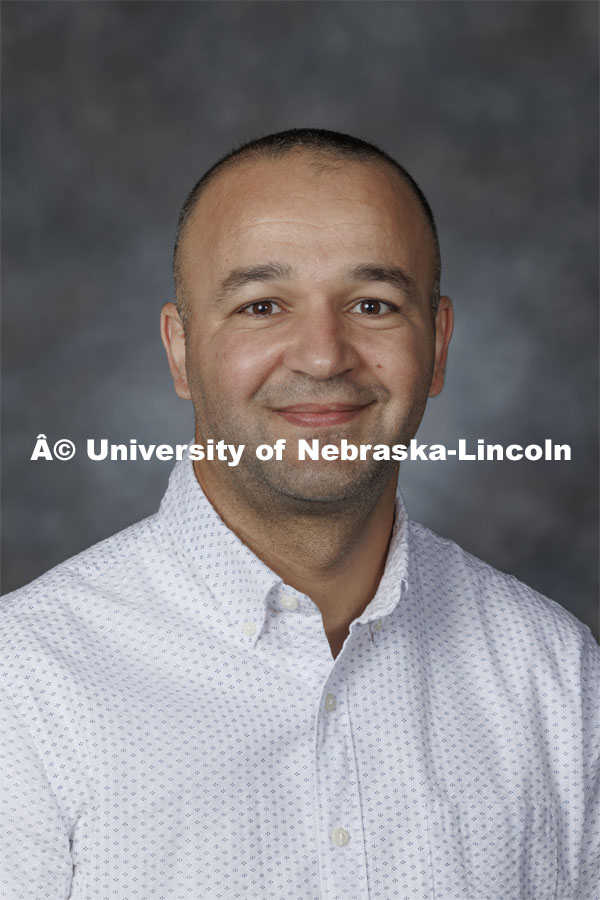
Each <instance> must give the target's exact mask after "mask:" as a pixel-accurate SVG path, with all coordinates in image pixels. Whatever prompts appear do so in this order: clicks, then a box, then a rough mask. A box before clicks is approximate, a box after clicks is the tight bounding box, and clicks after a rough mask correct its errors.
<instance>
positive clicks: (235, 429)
mask: <svg viewBox="0 0 600 900" xmlns="http://www.w3.org/2000/svg"><path fill="white" fill-rule="evenodd" d="M174 263H175V281H176V295H177V304H173V303H167V304H166V305H165V306H164V308H163V311H162V319H161V332H162V337H163V341H164V344H165V348H166V351H167V356H168V360H169V365H170V369H171V373H172V376H173V380H174V385H175V389H176V391H177V393H178V394H179V396H180V397H184V398H188V399H191V401H192V403H193V407H194V411H195V422H196V429H195V442H196V444H198V445H202V446H203V447H207V446H208V445H209V443H210V442H215V443H216V442H217V441H220V440H223V441H225V442H226V443H227V444H230V445H234V446H242V445H243V447H244V451H243V453H242V455H241V457H240V460H239V464H238V465H237V466H233V465H229V464H228V462H227V461H225V460H213V459H209V458H207V455H205V457H204V458H201V459H197V460H195V461H194V462H192V461H191V460H189V459H184V460H183V461H182V462H180V463H177V465H176V466H175V469H174V471H173V473H172V475H171V479H170V482H169V487H168V489H167V492H166V494H165V497H164V500H163V503H162V505H161V508H160V511H159V512H158V513H157V514H156V515H155V516H153V517H151V518H149V519H147V520H145V521H144V522H141V523H138V524H137V525H135V526H133V527H132V528H130V529H127V530H126V531H124V532H122V533H121V534H118V535H116V536H115V537H113V538H110V539H109V540H107V541H104V542H103V543H101V544H99V545H97V546H95V547H93V548H91V549H90V550H88V551H85V552H84V553H82V554H80V555H79V556H78V557H75V558H74V559H72V560H70V561H68V562H67V563H64V564H63V565H61V566H59V567H58V568H57V569H55V570H53V571H52V572H50V573H48V574H47V575H46V576H44V577H42V578H41V579H39V580H38V581H36V582H34V583H33V584H32V585H30V586H29V587H28V588H25V589H22V590H21V591H17V592H15V593H14V594H12V595H10V596H9V597H8V598H6V600H5V602H4V619H5V622H6V624H5V635H6V637H5V649H4V652H3V655H2V660H3V663H4V665H3V668H4V677H3V684H4V690H5V696H6V700H5V706H4V707H3V710H4V712H3V719H4V724H5V729H6V738H5V745H4V750H3V754H4V772H5V779H6V788H7V790H5V796H4V800H3V814H4V816H5V819H6V822H7V825H6V826H5V832H4V834H5V838H4V845H3V847H4V849H3V854H4V859H5V861H4V867H5V868H4V871H5V876H4V877H5V882H6V884H7V885H8V887H7V888H5V890H7V891H8V892H9V893H8V894H7V896H11V897H13V896H14V897H35V898H41V897H53V898H54V897H73V898H111V900H114V898H131V897H136V896H137V897H140V898H144V900H145V898H150V897H160V898H167V897H177V898H192V897H194V898H207V900H213V898H214V900H216V898H220V897H222V898H236V897H244V898H277V900H281V898H284V897H285V898H293V900H304V898H306V900H308V898H311V900H313V898H327V900H333V898H336V900H351V898H358V900H362V898H369V897H373V898H383V900H387V898H393V897H399V898H405V897H406V898H408V897H415V898H429V897H432V898H433V897H436V898H446V900H457V898H468V900H480V898H484V897H486V898H487V897H489V898H502V900H522V898H544V900H546V898H551V897H553V898H561V900H566V898H569V900H570V898H591V897H595V896H596V895H597V887H598V884H597V878H598V868H597V855H596V854H597V849H598V804H597V794H596V793H595V789H597V783H598V769H597V768H596V764H597V758H598V733H597V726H596V731H594V722H595V721H597V714H598V707H597V705H596V704H595V702H594V698H593V696H592V694H593V692H594V691H595V690H596V688H597V683H596V681H595V680H594V678H593V675H592V674H591V672H592V670H594V671H595V672H597V671H598V667H599V654H598V649H597V646H596V645H595V643H594V641H593V639H592V637H591V635H590V632H589V630H588V629H586V628H585V627H584V626H583V625H581V624H580V623H578V622H577V621H576V620H575V619H574V618H573V617H572V616H571V615H570V614H568V613H567V612H566V611H565V610H563V609H562V608H560V607H558V606H557V605H556V604H553V603H552V602H551V601H548V600H546V599H545V598H543V597H540V596H539V595H538V594H536V593H535V592H533V591H532V590H530V589H529V588H527V587H525V586H524V585H522V584H520V583H519V582H517V581H516V580H515V579H513V578H512V577H510V576H507V575H503V574H501V573H499V572H497V571H495V570H493V569H491V568H490V567H489V566H487V565H486V564H484V563H482V562H480V561H478V560H476V559H474V558H473V557H471V556H469V555H468V554H466V553H465V552H464V551H462V550H460V549H459V548H458V547H457V546H456V545H454V544H452V543H451V542H449V541H445V540H442V539H440V538H438V537H436V536H435V535H433V534H432V533H431V532H429V531H428V530H427V529H425V528H423V527H421V526H418V525H415V524H414V523H410V522H409V521H408V519H407V517H406V513H405V510H404V507H403V504H402V500H401V497H400V496H399V495H398V496H397V495H396V490H397V476H398V463H397V461H395V460H393V459H389V460H385V459H383V460H378V459H375V458H374V457H373V456H372V455H371V456H367V457H366V458H365V459H355V460H353V459H341V458H329V459H323V458H317V459H311V458H308V459H300V458H299V454H298V453H297V452H296V448H297V446H298V442H299V441H300V440H307V441H309V442H310V441H312V440H314V439H318V441H319V443H320V445H321V446H322V445H327V444H329V445H334V447H338V448H339V447H341V445H342V442H343V441H344V440H345V441H347V442H349V443H350V444H353V445H355V446H359V445H366V444H370V445H374V444H382V445H389V446H392V445H396V444H406V443H408V442H409V440H410V439H411V438H412V437H413V435H414V434H415V432H416V429H417V427H418V425H419V422H420V420H421V416H422V414H423V410H424V407H425V404H426V401H427V398H428V396H434V395H436V394H438V393H439V392H440V391H441V389H442V386H443V380H444V367H445V363H446V355H447V351H448V344H449V341H450V336H451V332H452V306H451V303H450V300H449V299H448V298H447V297H444V296H441V297H440V294H439V271H440V265H439V249H438V242H437V237H436V232H435V224H434V220H433V216H432V214H431V210H430V209H429V206H428V204H427V201H426V200H425V198H424V196H423V195H422V193H421V192H420V190H419V189H418V187H417V186H416V184H415V183H414V181H413V180H412V179H411V178H410V176H409V175H408V173H406V172H405V171H404V170H403V169H402V168H401V167H399V166H398V164H397V163H395V162H394V161H393V160H391V159H390V158H389V157H388V156H386V155H385V154H384V153H382V152H381V151H379V150H378V149H376V148H375V147H373V146H371V145H369V144H365V143H364V142H362V141H358V140H357V139H355V138H351V137H349V136H347V135H339V134H336V133H333V132H327V131H320V130H295V131H291V132H284V133H280V134H278V135H269V136H267V137H266V138H263V139H260V140H258V141H255V142H251V143H250V144H247V145H245V146H244V147H242V148H241V149H240V150H238V151H235V152H234V153H233V154H230V155H229V156H228V157H226V158H225V159H224V160H222V161H221V162H220V163H218V164H217V165H216V166H215V167H213V169H211V170H210V171H209V173H207V175H206V176H204V178H203V179H201V181H200V182H199V183H198V185H197V186H196V188H195V189H194V190H193V191H192V193H191V195H190V197H189V198H188V200H187V201H186V204H185V206H184V209H183V211H182V215H181V218H180V226H179V230H178V237H177V245H176V250H175V260H174ZM283 441H285V445H284V444H283ZM277 442H279V446H280V447H281V448H283V447H284V450H283V452H280V453H279V454H275V453H273V456H272V458H262V457H263V456H268V453H265V452H264V449H263V450H261V448H264V446H265V445H270V446H271V447H274V446H275V445H276V444H277ZM277 455H279V456H280V458H277ZM333 456H334V457H335V454H333Z"/></svg>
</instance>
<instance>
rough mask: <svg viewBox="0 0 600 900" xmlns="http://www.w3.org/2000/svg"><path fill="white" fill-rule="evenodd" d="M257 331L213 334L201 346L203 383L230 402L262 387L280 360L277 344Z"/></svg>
mask: <svg viewBox="0 0 600 900" xmlns="http://www.w3.org/2000/svg"><path fill="white" fill-rule="evenodd" d="M260 338H261V335H259V334H248V333H243V332H240V333H236V334H228V335H220V336H214V338H213V339H212V340H210V341H207V342H206V344H205V345H204V347H203V348H202V349H201V357H202V359H201V362H200V366H201V369H202V371H203V372H204V373H206V378H205V384H206V385H207V387H210V388H211V389H212V390H213V391H214V392H215V395H219V396H220V397H224V396H227V397H229V398H231V402H235V401H236V400H240V399H247V398H249V397H252V395H253V394H255V393H256V391H257V390H258V389H259V388H260V387H261V385H262V384H263V383H264V382H265V381H266V380H267V378H268V377H269V374H270V373H271V371H272V370H273V368H274V367H275V365H276V363H277V360H278V359H279V355H280V354H279V351H278V349H277V347H274V346H273V345H272V342H269V341H268V340H261V339H260Z"/></svg>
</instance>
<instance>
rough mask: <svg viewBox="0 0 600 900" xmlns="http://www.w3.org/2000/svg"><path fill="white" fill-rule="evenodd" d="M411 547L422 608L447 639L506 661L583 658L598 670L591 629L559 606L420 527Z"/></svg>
mask: <svg viewBox="0 0 600 900" xmlns="http://www.w3.org/2000/svg"><path fill="white" fill-rule="evenodd" d="M410 541H411V553H412V554H413V555H414V558H415V562H416V565H417V568H418V572H419V578H420V582H421V589H422V595H423V603H424V605H425V606H426V607H427V609H428V611H429V613H430V614H431V615H433V617H434V618H435V619H436V620H437V621H438V623H439V620H440V619H443V620H444V621H445V623H446V626H447V628H446V633H448V629H450V631H451V632H452V631H453V630H454V629H456V630H457V631H458V632H459V633H460V634H461V635H462V636H463V640H470V639H472V640H475V641H476V642H477V641H480V640H485V642H486V644H487V645H488V646H489V645H492V646H495V647H496V648H497V650H498V652H500V653H506V654H508V656H507V659H509V658H510V657H512V658H513V659H514V658H517V657H519V656H521V657H528V658H530V659H532V660H534V661H540V660H550V659H551V660H553V662H554V663H555V664H557V665H563V666H565V667H566V666H568V665H569V663H570V664H575V665H576V664H577V661H578V660H579V661H581V660H582V658H585V660H586V661H587V662H589V663H591V665H592V666H593V667H595V668H597V669H599V670H600V648H599V647H598V644H597V643H596V641H595V639H594V637H593V635H592V633H591V631H590V629H589V628H588V627H587V626H586V625H584V624H583V623H582V622H580V621H579V620H578V619H577V618H576V617H575V616H574V615H572V614H571V613H570V612H568V611H567V610H566V609H565V608H564V607H562V606H561V605H560V604H558V603H556V602H554V601H553V600H550V599H549V598H548V597H545V596H543V595H542V594H540V593H538V592H537V591H535V590H533V588H530V587H528V586H527V585H526V584H523V582H521V581H519V580H518V579H517V578H515V577H514V576H513V575H510V574H508V573H506V572H501V571H499V570H498V569H495V568H494V567H493V566H491V565H489V564H488V563H486V562H484V561H483V560H481V559H478V558H477V557H475V556H473V555H472V554H470V553H467V552H466V551H465V550H463V549H462V547H460V546H458V544H455V543H454V542H453V541H450V540H447V539H445V538H442V537H440V536H439V535H437V534H434V532H432V531H430V530H429V529H428V528H426V527H425V526H423V525H420V524H419V523H416V522H411V523H410ZM561 661H562V662H561Z"/></svg>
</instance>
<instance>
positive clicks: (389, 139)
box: [2, 0, 598, 627]
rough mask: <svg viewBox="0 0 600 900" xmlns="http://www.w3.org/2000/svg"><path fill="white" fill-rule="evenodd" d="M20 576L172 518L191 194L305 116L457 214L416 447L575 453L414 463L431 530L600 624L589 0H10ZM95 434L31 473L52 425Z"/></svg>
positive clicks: (7, 509) (10, 421)
mask: <svg viewBox="0 0 600 900" xmlns="http://www.w3.org/2000/svg"><path fill="white" fill-rule="evenodd" d="M2 18H3V28H2V40H3V45H4V46H3V50H4V62H3V68H4V72H3V92H4V97H3V119H4V125H3V141H4V147H3V166H4V176H3V217H4V223H3V245H4V257H3V258H4V267H3V278H4V284H3V288H4V306H3V309H4V313H3V322H4V329H3V335H4V363H3V364H4V376H3V384H2V395H3V416H4V428H3V471H2V475H3V513H4V514H3V525H4V529H3V532H4V552H3V564H4V578H3V588H4V590H10V589H12V588H14V587H17V586H19V585H21V584H24V583H25V582H27V581H29V580H30V579H32V578H34V577H35V576H37V575H39V574H40V573H41V572H43V571H44V570H45V569H47V568H48V567H50V566H53V565H55V564H56V563H58V562H60V561H61V560H63V559H65V558H66V557H68V556H70V555H72V554H74V553H76V552H78V551H79V550H81V549H83V548H84V547H87V546H88V545H90V544H92V543H93V542H95V541H97V540H99V539H101V538H103V537H106V536H107V535H109V534H111V533H112V532H114V531H116V530H117V529H120V528H122V527H124V526H126V525H128V524H129V523H131V522H133V521H135V520H136V519H138V518H140V517H142V516H144V515H147V514H149V513H151V512H152V511H153V510H154V509H155V508H156V506H157V504H158V502H159V499H160V497H161V494H162V492H163V490H164V487H165V484H166V481H167V477H168V474H169V470H170V463H147V462H137V463H135V462H120V463H117V462H114V463H107V462H102V463H100V462H91V461H90V460H88V459H87V457H86V455H85V453H84V445H83V439H84V438H86V437H102V436H105V437H108V438H109V439H110V440H112V441H117V442H118V441H127V440H128V439H129V438H131V437H135V438H137V439H138V440H139V441H148V442H163V441H167V442H174V441H175V440H183V441H185V440H186V439H187V438H189V437H190V436H191V434H192V420H191V409H190V408H189V407H188V405H187V404H185V403H182V401H180V400H178V399H177V398H176V397H175V395H174V393H173V391H172V387H171V383H170V379H169V374H168V369H167V365H166V362H165V360H164V359H163V351H162V347H161V345H160V342H159V336H158V317H159V309H160V306H161V304H162V302H163V301H164V300H165V299H168V298H170V297H171V291H172V288H171V277H170V270H169V266H170V254H171V245H172V238H173V232H174V228H175V222H176V218H177V213H178V209H179V206H180V204H181V202H182V200H183V198H184V195H185V194H186V192H187V190H188V189H189V187H190V186H191V184H192V183H193V182H194V181H195V180H196V178H197V177H198V176H199V175H200V174H201V173H202V171H203V170H204V169H205V168H206V167H207V166H208V165H209V164H211V163H212V162H213V161H214V159H215V158H216V157H217V156H218V155H220V154H222V153H224V152H226V151H227V150H229V149H230V147H231V146H232V145H233V144H235V143H238V142H240V141H242V140H244V139H246V138H248V137H251V136H256V135H258V134H261V133H264V132H267V131H273V130H278V129H281V128H286V127H291V126H298V125H306V124H312V125H318V126H324V127H328V128H333V129H337V130H344V131H350V132H352V133H355V134H359V135H361V136H364V137H366V138H367V139H371V140H374V141H375V142H378V143H379V144H381V146H383V147H384V149H386V150H387V151H389V152H390V153H392V154H394V155H395V156H396V157H397V158H398V159H399V160H400V161H401V162H402V163H404V164H405V165H406V166H407V167H408V168H409V169H410V170H411V172H412V173H413V174H414V176H415V177H416V178H417V180H418V181H419V182H420V183H421V184H422V186H423V188H424V190H425V192H426V193H427V195H428V196H429V198H430V200H431V203H432V205H433V208H434V210H435V212H436V214H437V217H438V220H439V227H440V235H441V244H442V253H443V257H444V277H443V287H444V289H445V291H446V292H447V293H450V294H451V296H453V298H454V300H455V305H456V319H457V326H456V332H455V337H454V345H453V348H452V357H451V361H450V366H449V371H448V382H447V387H446V390H445V392H444V393H443V395H442V396H441V397H440V398H438V399H436V400H434V401H432V403H431V404H430V409H429V410H428V412H427V415H426V419H425V421H424V424H423V427H422V431H421V435H422V437H423V440H429V441H434V440H441V441H446V442H447V443H452V442H455V441H457V439H458V438H459V437H466V438H468V439H469V440H471V441H474V440H476V439H477V438H478V437H482V438H485V439H486V440H488V441H497V442H501V443H510V442H512V441H517V442H519V443H529V442H539V441H542V440H543V439H544V438H546V437H549V438H552V439H554V440H556V441H560V442H568V443H570V444H571V445H572V448H573V461H572V462H571V463H564V462H563V463H549V462H539V463H532V462H522V463H510V462H505V463H495V464H492V463H468V462H453V463H450V462H448V463H412V464H408V465H406V466H405V467H404V468H403V473H402V476H401V482H402V485H403V490H404V493H405V496H406V499H407V503H408V506H409V510H410V512H411V514H412V516H413V518H417V519H420V520H421V521H424V522H425V523H426V524H428V525H429V526H430V527H432V528H433V529H434V530H436V531H438V532H440V533H441V534H443V535H446V536H449V537H451V538H453V539H455V540H457V541H458V542H459V543H461V544H462V545H463V546H464V547H466V548H467V549H468V550H470V551H471V552H473V553H475V554H476V555H478V556H480V557H482V558H483V559H486V560H488V561H489V562H490V563H492V564H493V565H495V566H497V567H499V568H501V569H504V570H507V571H510V572H513V573H514V574H515V575H517V576H518V577H519V578H521V579H522V580H524V581H526V582H528V583H529V584H531V585H532V586H533V587H535V588H537V589H538V590H540V591H542V592H543V593H545V594H547V595H549V596H550V597H553V598H554V599H555V600H557V601H559V602H560V603H562V604H564V605H565V606H566V607H567V608H569V609H570V610H572V611H573V612H574V613H575V614H576V615H577V616H579V617H580V618H581V619H583V620H585V621H587V622H589V623H590V624H592V626H593V627H594V626H595V607H596V596H597V550H596V547H597V500H596V498H597V482H596V478H597V475H596V472H597V449H596V448H597V434H596V417H597V414H596V409H597V355H596V344H597V290H598V286H597V277H596V269H597V249H596V247H597V238H598V235H597V202H596V198H597V184H596V162H597V160H596V150H597V39H596V34H597V26H598V21H597V20H598V5H597V4H596V3H591V2H543V0H542V2H515V3H513V2H439V3H438V2H382V3H380V2H332V3H330V2H307V3H303V2H300V3H297V2H267V3H263V2H183V3H179V2H116V3H113V2H5V3H4V4H3V9H2ZM39 432H44V433H45V434H46V435H47V436H48V438H50V439H51V440H53V441H54V440H56V439H58V438H60V437H70V438H72V439H73V440H75V442H80V448H81V449H80V452H79V453H78V455H77V456H76V458H75V459H74V460H73V461H71V462H44V461H40V462H31V461H30V460H29V457H30V455H31V452H32V449H33V446H34V443H35V438H36V435H37V434H38V433H39Z"/></svg>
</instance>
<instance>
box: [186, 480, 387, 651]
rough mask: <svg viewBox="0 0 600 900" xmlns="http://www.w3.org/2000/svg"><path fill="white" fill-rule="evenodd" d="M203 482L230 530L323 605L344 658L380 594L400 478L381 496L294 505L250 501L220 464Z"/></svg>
mask: <svg viewBox="0 0 600 900" xmlns="http://www.w3.org/2000/svg"><path fill="white" fill-rule="evenodd" d="M194 470H195V473H196V478H197V479H198V481H199V483H200V485H201V486H202V488H203V490H204V493H205V494H206V496H207V497H208V499H209V500H210V502H211V503H212V505H213V506H214V507H215V509H216V510H217V512H218V513H219V515H220V516H221V518H222V519H223V521H224V522H225V524H226V525H227V526H228V527H229V528H230V529H231V530H232V531H233V532H234V533H235V534H236V535H237V536H238V537H239V538H240V540H242V541H243V542H244V543H245V544H246V545H247V546H248V547H250V549H251V550H252V552H253V553H255V554H256V556H258V557H259V558H260V559H261V560H262V561H263V562H264V563H266V565H267V566H269V568H270V569H271V570H272V571H273V572H275V573H276V574H277V575H278V576H279V577H280V578H281V579H282V580H283V581H284V582H285V583H286V584H288V585H290V586H291V587H293V588H295V589H296V590H298V591H300V593H303V594H306V595H307V596H308V597H310V598H311V600H312V601H313V602H314V603H315V604H316V605H317V606H318V607H319V610H320V611H321V616H322V619H323V627H324V630H325V633H326V635H327V639H328V641H329V644H330V647H331V651H332V653H333V655H334V656H336V655H337V653H338V652H339V650H340V649H341V647H342V644H343V642H344V640H345V638H346V636H347V634H348V629H349V626H350V623H351V622H352V621H354V619H355V618H357V617H358V616H360V615H361V613H362V612H363V611H364V609H365V608H366V606H367V605H368V604H369V602H370V601H371V600H372V599H373V597H374V596H375V593H376V591H377V587H378V585H379V582H380V580H381V576H382V574H383V570H384V568H385V561H386V557H387V551H388V546H389V541H390V537H391V533H392V527H393V523H394V507H395V494H396V477H393V478H390V479H389V480H388V481H387V483H385V484H384V485H383V486H382V488H381V489H380V491H379V492H377V491H373V492H372V494H371V495H370V496H369V497H367V498H366V497H364V496H361V497H359V498H357V499H356V500H354V501H349V502H346V503H344V504H343V505H342V504H338V503H332V504H326V505H325V507H324V504H322V503H318V504H312V503H310V504H308V503H307V504H293V503H291V502H290V501H289V500H288V499H287V498H282V500H281V502H274V498H272V497H269V498H265V503H264V504H260V505H258V504H257V503H256V502H255V501H254V502H253V503H252V504H250V503H247V502H245V497H244V496H243V495H241V494H240V492H239V491H235V492H234V491H232V490H231V489H230V487H229V485H227V484H223V483H222V481H221V479H218V476H217V477H215V476H216V475H217V473H216V470H215V468H214V467H213V466H210V467H209V466H206V465H204V466H202V465H200V464H199V463H198V462H196V463H195V464H194Z"/></svg>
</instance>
